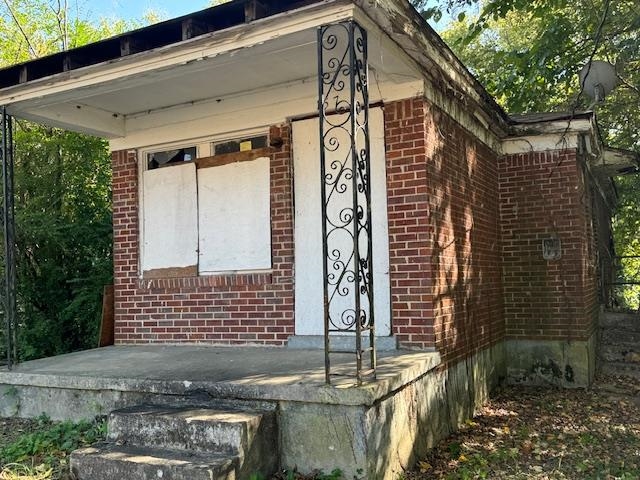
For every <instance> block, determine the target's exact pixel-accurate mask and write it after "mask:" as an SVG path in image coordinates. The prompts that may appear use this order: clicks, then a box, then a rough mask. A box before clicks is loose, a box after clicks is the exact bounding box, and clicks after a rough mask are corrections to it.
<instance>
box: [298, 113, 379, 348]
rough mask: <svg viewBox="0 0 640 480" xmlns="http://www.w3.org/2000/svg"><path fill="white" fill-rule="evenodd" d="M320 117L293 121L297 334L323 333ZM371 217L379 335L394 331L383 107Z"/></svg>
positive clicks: (375, 135) (372, 118)
mask: <svg viewBox="0 0 640 480" xmlns="http://www.w3.org/2000/svg"><path fill="white" fill-rule="evenodd" d="M318 137H319V126H318V119H317V118H312V119H308V120H301V121H297V122H293V168H294V190H295V192H294V196H295V324H296V332H295V333H296V335H323V334H324V319H323V317H324V307H323V278H322V262H323V256H322V220H321V202H320V196H321V192H320V142H319V138H318ZM369 138H370V149H371V178H372V185H371V212H372V213H371V218H372V221H373V286H374V312H375V322H376V335H377V336H386V335H390V334H391V307H390V303H391V292H390V284H389V232H388V222H387V184H386V165H385V148H384V117H383V113H382V109H381V108H372V109H371V110H370V111H369Z"/></svg>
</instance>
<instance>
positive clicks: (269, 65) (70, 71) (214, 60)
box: [0, 0, 508, 146]
mask: <svg viewBox="0 0 640 480" xmlns="http://www.w3.org/2000/svg"><path fill="white" fill-rule="evenodd" d="M257 1H259V0H248V1H246V0H236V1H234V2H230V3H229V4H224V5H221V6H218V7H213V8H211V9H207V10H205V11H202V12H196V13H195V14H193V15H194V17H193V18H192V17H190V16H186V17H182V18H180V19H175V20H172V21H170V22H165V24H160V26H150V27H146V28H145V29H142V30H139V31H134V32H129V33H127V34H124V35H122V36H120V37H116V38H115V39H111V40H107V41H105V42H107V43H105V42H101V43H99V44H96V45H97V46H100V45H103V46H104V45H111V43H108V42H112V43H113V42H116V41H117V42H118V44H119V45H120V47H121V48H120V50H119V52H117V51H115V50H114V48H115V47H113V46H111V47H109V48H108V49H107V50H114V52H113V55H112V58H108V59H106V60H104V61H100V62H98V63H91V60H85V61H84V64H87V65H85V66H79V67H78V66H77V65H76V68H71V67H69V66H70V65H71V66H72V67H73V62H71V61H70V60H69V59H72V58H84V57H87V56H91V55H93V56H94V57H93V60H94V61H95V60H99V59H100V58H101V57H100V55H98V54H96V53H95V52H96V50H95V47H92V46H86V47H82V48H81V49H78V50H82V49H88V50H87V52H88V53H87V52H85V53H84V54H83V55H84V56H83V55H80V54H79V53H77V52H76V51H75V50H72V51H69V52H63V53H61V54H57V55H54V56H52V57H47V58H45V59H39V60H35V61H33V62H29V63H26V64H23V65H18V66H15V67H11V68H10V69H4V70H0V105H6V106H7V107H8V111H9V113H10V114H12V115H14V116H16V117H20V118H25V119H29V120H33V121H37V122H40V123H44V124H48V125H52V126H57V127H61V128H66V129H69V130H74V131H80V132H84V133H89V134H93V135H98V136H102V137H106V138H108V139H118V138H123V137H128V136H130V134H131V132H134V131H136V129H137V128H139V126H140V125H142V123H141V122H140V121H139V120H140V119H141V118H142V117H144V116H148V115H153V114H154V113H156V112H168V111H170V110H172V109H179V108H182V107H184V106H188V105H196V104H202V103H203V102H205V103H206V102H216V101H221V100H224V99H225V98H232V97H238V96H241V95H245V94H246V93H247V92H257V91H265V92H269V91H273V89H274V88H276V87H278V86H281V87H283V88H284V87H285V86H291V85H297V84H301V83H306V84H309V85H312V84H313V85H315V83H316V82H317V43H316V35H317V27H318V26H320V25H325V24H330V23H336V22H340V21H345V20H351V19H353V20H356V21H357V22H359V23H361V24H362V25H363V26H364V27H365V28H366V29H367V30H368V32H369V64H370V70H371V71H372V73H373V75H370V79H371V80H370V81H371V86H370V98H371V100H372V101H385V100H393V99H399V98H403V97H401V96H400V97H397V98H391V97H392V95H390V94H388V93H387V90H388V89H387V90H385V88H384V87H385V86H388V85H391V86H394V85H405V89H404V90H403V92H404V94H405V97H404V98H407V97H409V96H416V95H427V96H429V95H431V96H434V100H437V102H436V104H440V105H445V103H446V101H449V100H451V99H454V100H455V101H456V102H458V104H459V105H462V106H463V107H462V108H459V110H460V111H461V112H462V113H461V114H462V115H467V116H470V117H471V118H472V119H473V120H472V121H473V122H476V123H477V124H478V125H480V127H481V128H480V130H481V129H485V130H486V131H488V132H491V133H490V134H489V137H491V135H493V136H494V137H493V138H500V137H502V136H504V135H505V134H506V131H507V123H508V120H507V117H506V115H505V114H504V112H503V111H502V110H501V109H500V108H499V107H498V106H497V104H495V101H493V99H492V98H491V97H490V96H489V95H488V94H487V93H486V91H485V90H484V89H483V88H482V86H481V85H480V84H479V83H478V82H477V80H476V79H475V78H474V77H473V76H472V75H471V74H470V73H469V72H468V71H467V70H466V68H465V67H464V65H462V63H461V62H460V61H459V60H458V59H457V58H456V57H455V56H454V55H453V53H452V52H451V51H450V50H449V49H448V47H447V46H446V45H445V44H444V42H442V40H441V39H440V38H439V37H438V36H437V34H436V33H435V32H434V31H433V30H432V29H431V28H430V27H429V26H428V25H427V24H426V22H425V21H424V19H423V18H422V17H421V16H420V15H419V14H418V12H416V11H415V9H414V8H413V7H412V6H411V5H410V4H409V3H408V2H407V1H406V0H380V1H378V2H368V1H361V0H355V1H351V0H324V1H319V2H317V1H314V0H302V1H292V0H260V1H261V3H256V2H257ZM254 4H256V5H263V6H264V5H266V7H264V12H268V13H267V14H264V12H263V14H264V16H263V17H262V18H255V19H254V18H253V17H246V18H244V19H243V20H242V21H240V20H238V22H237V23H236V24H233V25H230V26H225V27H224V28H222V29H219V30H215V31H210V32H207V33H202V34H198V33H199V31H198V30H197V29H195V30H194V28H195V27H194V25H197V24H198V22H199V21H200V20H198V19H201V17H202V18H204V17H203V15H204V16H205V17H206V15H208V16H209V17H207V18H217V17H216V16H215V14H216V12H220V14H224V12H222V10H224V9H229V8H231V7H230V6H229V5H231V6H234V5H241V6H244V8H245V9H246V5H254ZM275 6H277V9H275V10H274V8H275ZM234 8H235V7H234ZM274 11H275V12H276V13H273V12H274ZM203 12H204V13H203ZM245 13H246V12H245ZM253 13H254V14H255V12H253ZM205 14H206V15H205ZM171 22H173V23H171ZM169 23H171V25H174V24H175V25H181V26H182V30H183V36H184V35H187V36H188V35H190V34H193V37H192V38H184V39H180V40H178V41H174V42H173V43H167V44H165V45H160V46H157V47H153V48H147V49H141V51H137V53H136V51H135V50H133V49H132V47H131V46H132V45H136V44H137V43H136V42H138V43H139V40H137V39H138V38H142V39H144V38H152V37H153V35H152V33H153V32H154V31H155V30H153V29H159V30H158V31H164V30H167V31H169V30H171V29H170V28H169V27H170V26H167V25H168V24H169ZM163 25H164V26H163ZM175 25H174V26H173V27H171V28H173V29H174V30H175V28H177V27H175ZM189 26H190V27H189ZM187 27H189V28H187ZM163 28H164V30H162V29H163ZM205 30H206V28H205ZM150 32H151V33H150ZM104 48H106V46H105V47H104ZM92 49H93V50H92ZM57 62H61V63H60V64H58V63H57ZM60 65H62V66H60ZM81 65H83V64H81ZM54 67H55V68H54ZM68 67H69V68H68ZM47 69H49V70H47ZM30 71H31V72H36V75H32V74H31V73H29V72H30ZM20 72H22V74H21V73H20ZM47 72H49V73H51V74H49V75H47V74H46V73H47ZM32 76H35V77H38V78H31V77H32ZM7 78H8V79H9V80H8V81H7ZM425 81H427V82H430V84H429V85H428V87H425V83H424V82H425ZM411 82H413V84H412V83H411ZM407 85H411V86H410V87H406V86H407ZM431 87H432V88H431ZM407 92H408V93H407ZM436 96H438V97H439V98H435V97H436ZM443 99H444V100H443ZM305 105H306V106H305V107H301V109H300V111H296V112H292V114H293V115H302V114H312V113H314V111H315V110H316V109H317V107H316V102H315V101H314V102H312V103H311V104H310V105H311V106H310V107H309V103H308V102H307V104H305ZM134 123H135V124H136V125H137V126H134ZM140 128H141V127H140ZM485 141H486V143H490V142H489V141H487V140H486V139H485ZM140 142H142V140H140ZM140 142H138V143H140ZM125 143H126V142H115V144H116V145H120V144H122V145H125ZM494 143H495V140H494ZM134 144H135V142H134ZM122 145H120V146H122ZM127 145H128V143H127Z"/></svg>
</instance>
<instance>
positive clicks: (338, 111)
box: [318, 21, 376, 385]
mask: <svg viewBox="0 0 640 480" xmlns="http://www.w3.org/2000/svg"><path fill="white" fill-rule="evenodd" d="M318 110H319V126H320V128H319V135H320V172H321V200H322V202H321V203H322V217H321V221H322V236H323V239H322V248H323V258H324V261H323V280H324V281H323V284H324V335H325V337H324V345H325V378H326V383H331V381H332V376H335V375H347V376H355V378H356V381H357V383H358V385H360V384H361V383H362V381H363V380H364V379H365V378H368V379H371V378H374V377H375V369H376V349H375V328H374V327H375V322H374V303H373V271H372V268H373V261H372V254H373V249H372V228H371V226H372V222H371V191H370V185H371V182H370V158H369V152H370V148H369V92H368V64H367V32H366V30H364V29H363V28H362V27H361V26H360V25H358V24H357V23H356V22H354V21H348V22H342V23H336V24H330V25H323V26H321V27H319V28H318ZM345 336H347V338H346V342H345ZM367 340H368V341H367ZM334 345H335V346H334ZM332 353H353V354H355V375H353V374H351V375H350V374H349V373H348V372H347V373H345V372H340V373H338V371H337V370H336V369H335V367H333V369H332V361H331V354H332ZM367 354H368V355H367ZM367 363H368V365H366V364H367Z"/></svg>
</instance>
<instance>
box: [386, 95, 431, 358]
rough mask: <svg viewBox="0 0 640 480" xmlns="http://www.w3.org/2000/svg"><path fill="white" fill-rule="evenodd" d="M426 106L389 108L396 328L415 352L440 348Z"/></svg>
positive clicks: (415, 103) (416, 102)
mask: <svg viewBox="0 0 640 480" xmlns="http://www.w3.org/2000/svg"><path fill="white" fill-rule="evenodd" d="M424 104H425V102H424V101H423V100H422V99H419V98H415V99H412V100H404V101H400V102H394V103H391V104H387V105H385V107H384V120H385V137H386V138H385V144H386V149H387V196H388V198H387V209H388V218H389V269H390V270H389V276H390V283H391V312H392V327H393V333H394V334H395V335H396V336H397V338H398V340H399V341H400V342H401V344H402V345H404V346H413V347H433V346H434V345H435V343H434V342H435V337H434V333H433V293H432V286H433V281H432V274H431V264H430V262H429V253H430V252H429V248H428V247H429V233H430V228H429V224H428V222H429V218H428V215H427V211H428V195H427V162H426V155H425V141H426V137H425V114H424Z"/></svg>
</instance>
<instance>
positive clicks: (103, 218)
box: [0, 0, 136, 360]
mask: <svg viewBox="0 0 640 480" xmlns="http://www.w3.org/2000/svg"><path fill="white" fill-rule="evenodd" d="M81 15H82V10H81V8H80V5H79V4H77V3H74V4H71V5H70V4H69V3H68V2H67V1H66V0H64V1H63V0H0V45H2V48H1V49H0V66H6V65H11V64H14V63H18V62H22V61H27V60H30V59H34V58H38V57H41V56H44V55H47V54H51V53H55V52H58V51H60V50H65V49H69V48H73V47H77V46H80V45H83V44H86V43H89V42H93V41H96V40H99V39H101V38H104V37H107V36H110V35H113V34H116V33H120V32H122V31H126V30H129V29H131V28H133V27H135V26H136V24H135V23H127V22H124V21H118V20H115V21H114V20H109V21H107V20H99V21H97V22H90V21H88V20H86V19H82V18H81ZM15 126H16V129H15V142H16V148H15V190H16V237H17V238H16V242H17V271H18V308H19V330H18V334H19V340H18V347H19V353H20V356H21V357H22V359H23V360H25V359H30V358H37V357H42V356H47V355H54V354H59V353H65V352H69V351H73V350H79V349H83V348H90V347H95V346H96V342H97V327H98V325H99V319H100V314H101V302H102V291H103V287H104V285H106V284H109V283H111V281H112V280H111V279H112V271H113V269H112V259H111V245H112V240H111V235H112V233H111V231H112V228H111V194H110V185H111V168H110V160H109V155H108V150H107V145H106V142H105V141H104V140H101V139H98V138H94V137H90V136H86V135H81V134H77V133H72V132H67V131H62V130H58V129H53V128H48V127H44V126H41V125H36V124H32V123H29V122H26V121H22V120H18V121H17V122H16V124H15Z"/></svg>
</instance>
